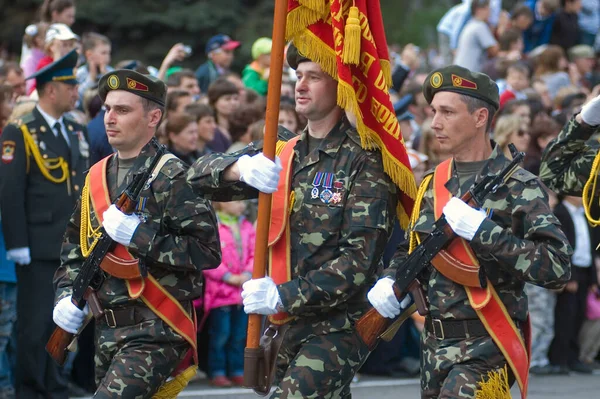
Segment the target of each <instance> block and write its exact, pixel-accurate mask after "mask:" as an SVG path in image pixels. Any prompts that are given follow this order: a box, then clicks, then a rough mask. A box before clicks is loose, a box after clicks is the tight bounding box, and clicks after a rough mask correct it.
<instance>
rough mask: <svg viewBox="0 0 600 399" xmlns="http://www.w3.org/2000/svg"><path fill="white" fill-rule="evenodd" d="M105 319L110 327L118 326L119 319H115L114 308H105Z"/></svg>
mask: <svg viewBox="0 0 600 399" xmlns="http://www.w3.org/2000/svg"><path fill="white" fill-rule="evenodd" d="M104 320H106V324H107V325H108V327H110V328H117V319H115V312H114V311H113V310H112V309H104Z"/></svg>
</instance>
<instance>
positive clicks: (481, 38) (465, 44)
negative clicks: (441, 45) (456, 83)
mask: <svg viewBox="0 0 600 399" xmlns="http://www.w3.org/2000/svg"><path fill="white" fill-rule="evenodd" d="M495 45H496V39H495V38H494V35H493V34H492V32H491V31H490V28H489V27H488V25H487V24H486V23H485V22H483V21H480V20H478V19H472V20H470V21H469V22H468V23H467V25H466V26H465V29H463V31H462V33H461V34H460V38H459V39H458V48H457V49H456V55H455V57H454V63H455V64H456V65H460V66H462V67H464V68H467V69H469V70H471V71H473V72H481V68H482V67H483V64H484V62H485V60H486V59H487V52H486V50H487V49H488V48H490V47H492V46H495Z"/></svg>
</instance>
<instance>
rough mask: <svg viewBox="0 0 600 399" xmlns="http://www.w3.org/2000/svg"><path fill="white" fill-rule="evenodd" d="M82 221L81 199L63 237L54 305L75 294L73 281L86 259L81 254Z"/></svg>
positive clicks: (55, 284)
mask: <svg viewBox="0 0 600 399" xmlns="http://www.w3.org/2000/svg"><path fill="white" fill-rule="evenodd" d="M80 221H81V198H80V199H79V201H77V205H75V210H74V211H73V215H71V219H70V220H69V223H67V229H66V230H65V235H64V237H63V243H62V247H61V251H60V267H59V268H58V269H57V270H56V272H55V273H54V291H55V295H54V303H58V301H60V300H61V299H63V298H64V297H67V296H69V295H72V294H73V281H74V280H75V277H77V274H79V270H80V269H81V265H82V264H83V262H84V260H85V259H84V257H83V255H82V254H81V246H80V241H79V237H80V236H79V225H80Z"/></svg>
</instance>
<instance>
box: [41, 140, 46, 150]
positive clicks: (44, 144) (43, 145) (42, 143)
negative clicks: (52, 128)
mask: <svg viewBox="0 0 600 399" xmlns="http://www.w3.org/2000/svg"><path fill="white" fill-rule="evenodd" d="M40 149H41V150H42V151H46V143H44V142H43V141H40Z"/></svg>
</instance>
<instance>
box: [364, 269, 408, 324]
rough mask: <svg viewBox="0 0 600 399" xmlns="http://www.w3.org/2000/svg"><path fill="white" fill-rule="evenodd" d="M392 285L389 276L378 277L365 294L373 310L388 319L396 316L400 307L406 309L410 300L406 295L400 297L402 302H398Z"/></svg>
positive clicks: (392, 281) (400, 309) (392, 282)
mask: <svg viewBox="0 0 600 399" xmlns="http://www.w3.org/2000/svg"><path fill="white" fill-rule="evenodd" d="M393 285H394V280H392V279H391V278H389V277H384V278H380V279H379V280H377V283H375V285H374V286H373V288H371V289H370V290H369V293H368V294H367V299H369V302H371V305H373V307H374V308H375V310H377V312H379V314H380V315H382V316H383V317H387V318H388V319H393V318H394V317H396V316H398V315H399V314H400V312H401V311H402V309H406V308H407V307H408V305H409V304H410V302H411V299H410V296H408V295H406V296H405V297H404V298H403V299H402V302H398V299H396V294H395V293H394V288H392V287H393Z"/></svg>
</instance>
